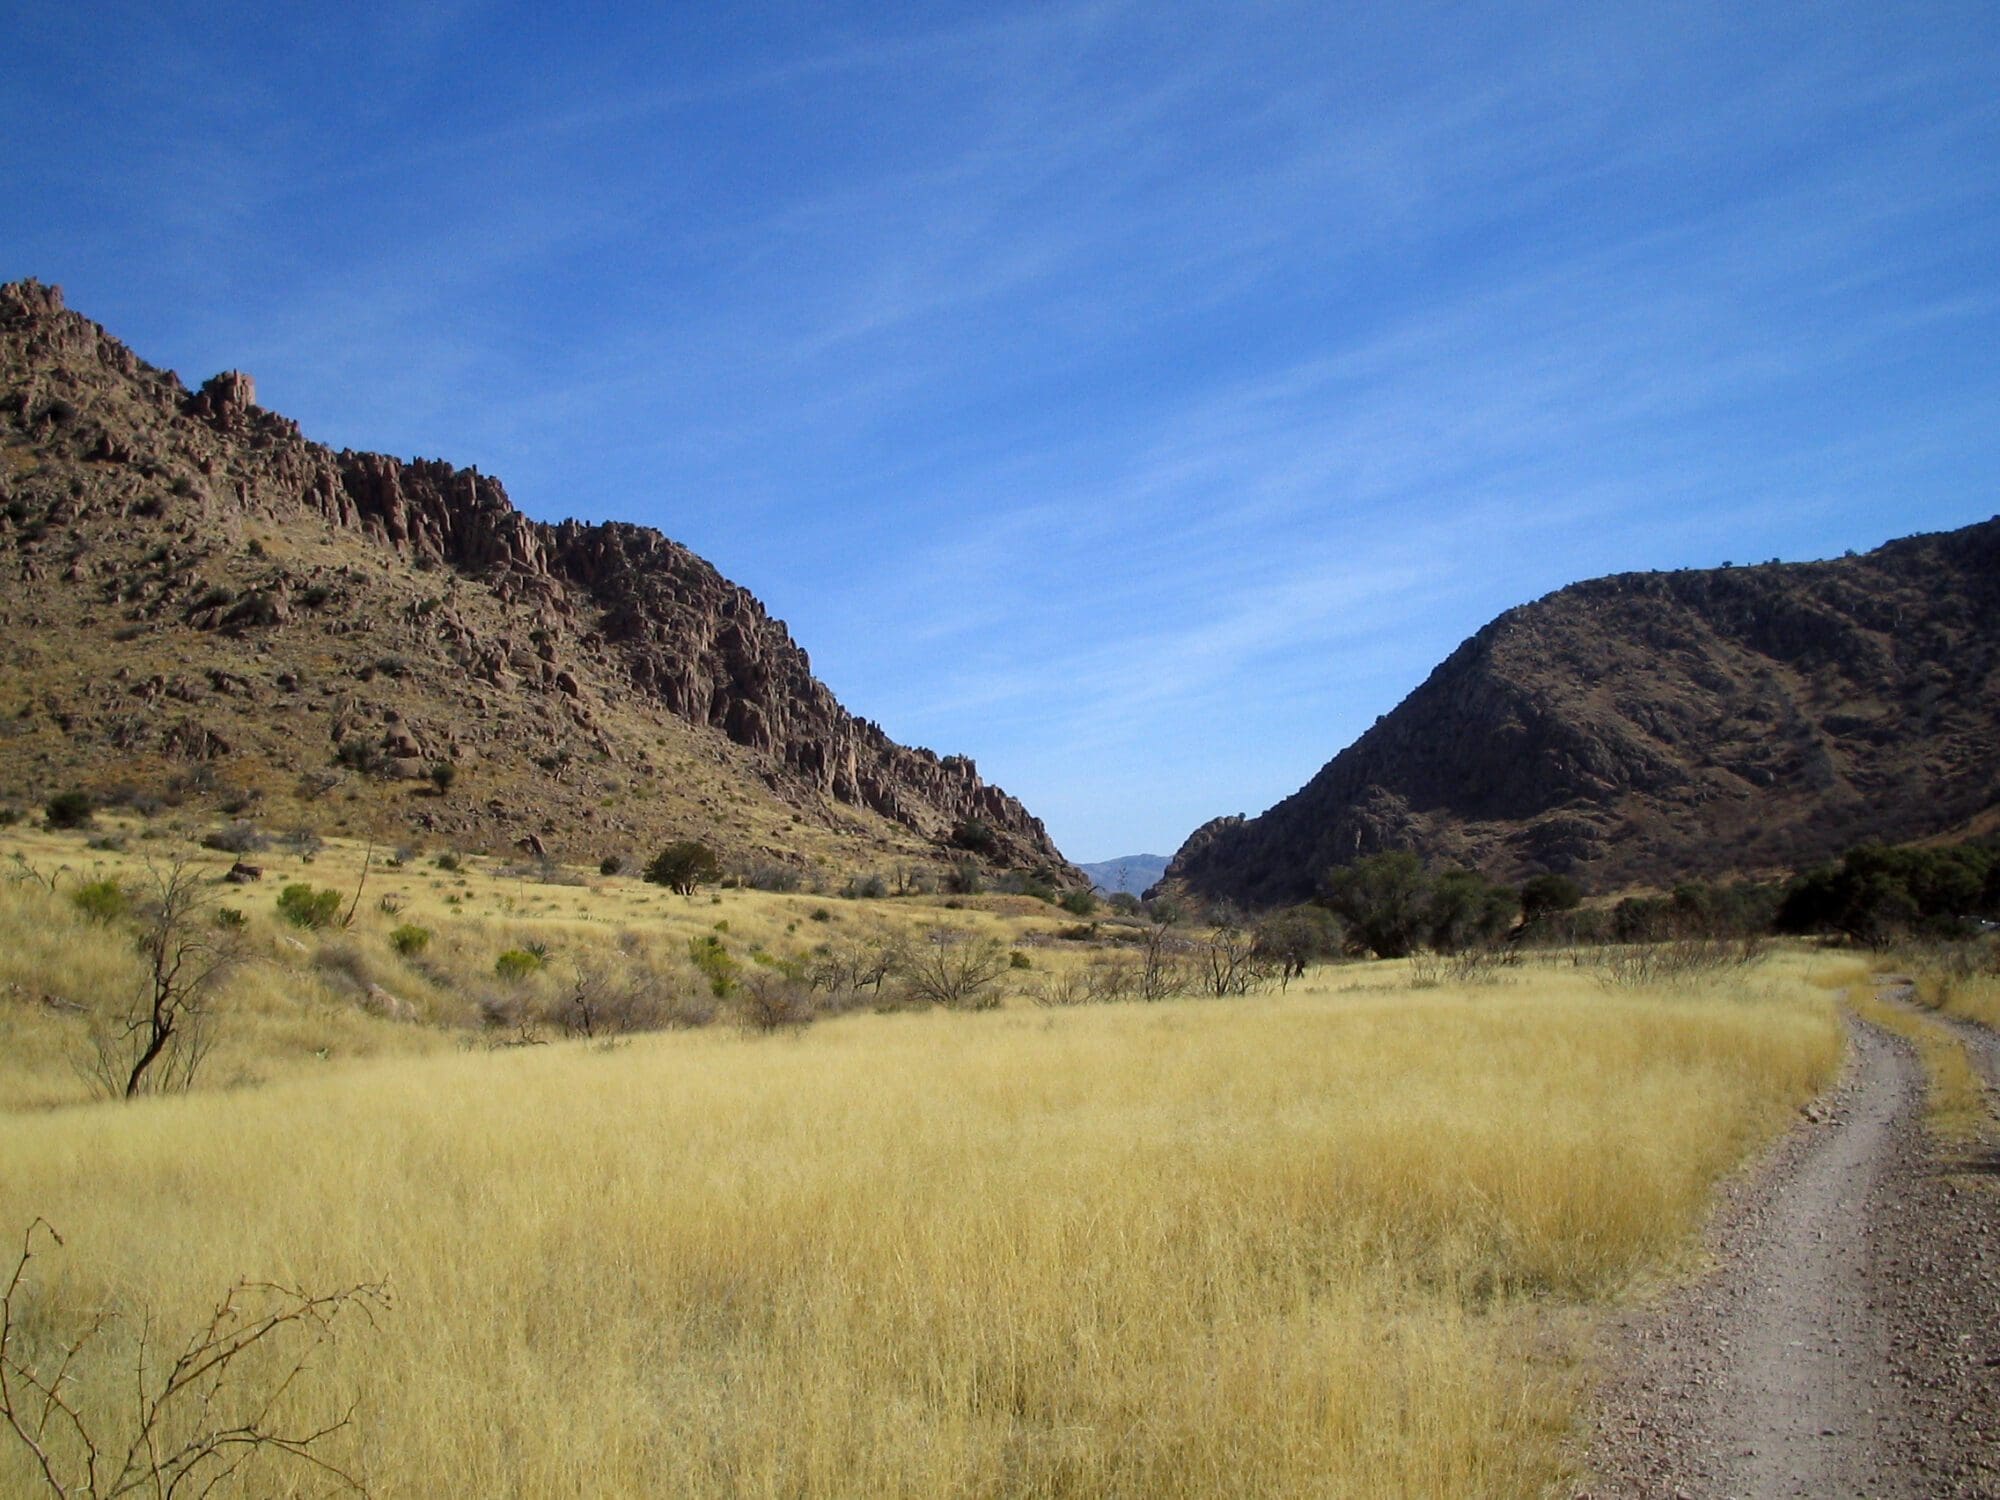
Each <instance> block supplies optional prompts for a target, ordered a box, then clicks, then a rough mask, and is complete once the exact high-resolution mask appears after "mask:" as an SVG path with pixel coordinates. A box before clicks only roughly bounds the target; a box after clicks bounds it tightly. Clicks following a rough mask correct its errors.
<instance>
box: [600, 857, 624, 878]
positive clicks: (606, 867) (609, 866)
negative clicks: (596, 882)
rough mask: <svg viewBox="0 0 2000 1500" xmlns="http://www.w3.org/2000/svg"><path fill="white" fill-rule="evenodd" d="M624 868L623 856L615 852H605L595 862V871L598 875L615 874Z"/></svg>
mask: <svg viewBox="0 0 2000 1500" xmlns="http://www.w3.org/2000/svg"><path fill="white" fill-rule="evenodd" d="M624 868H625V861H624V859H623V857H622V856H620V855H616V854H607V855H605V856H604V858H602V859H600V860H599V861H598V862H597V873H598V874H600V875H616V874H618V873H619V872H620V871H622V870H623V869H624Z"/></svg>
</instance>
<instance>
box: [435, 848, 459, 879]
mask: <svg viewBox="0 0 2000 1500" xmlns="http://www.w3.org/2000/svg"><path fill="white" fill-rule="evenodd" d="M460 863H461V862H460V860H459V857H458V856H457V855H456V854H453V853H452V852H451V851H450V850H449V849H447V850H446V851H445V852H444V853H443V854H440V855H439V856H438V857H437V858H436V859H434V860H432V861H431V864H432V865H434V866H435V867H436V868H438V869H440V870H442V871H444V872H445V874H447V875H456V874H457V873H458V871H459V867H460Z"/></svg>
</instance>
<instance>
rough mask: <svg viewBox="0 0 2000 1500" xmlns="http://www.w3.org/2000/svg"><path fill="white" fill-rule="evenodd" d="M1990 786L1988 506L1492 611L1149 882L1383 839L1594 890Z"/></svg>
mask: <svg viewBox="0 0 2000 1500" xmlns="http://www.w3.org/2000/svg"><path fill="white" fill-rule="evenodd" d="M1997 808H2000V518H1996V519H1995V520H1992V521H1987V522H1984V523H1981V524H1979V525H1976V526H1971V527H1967V528H1965V529H1964V530H1961V531H1955V532H1949V533H1944V534H1940V535H1932V536H1918V537H1910V538H1907V539H1905V540H1902V541H1897V542H1892V543H1890V544H1888V545H1887V546H1884V547H1882V548H1880V549H1878V550H1876V551H1874V552H1871V553H1868V554H1867V555H1865V556H1859V557H1857V556H1849V557H1846V558H1841V559H1836V560H1833V561H1829V562H1817V563H1795V564H1779V563H1771V564H1765V565H1762V566H1756V567H1730V568H1721V569H1711V570H1688V571H1683V572H1673V573H1631V574H1622V575H1619V576H1617V577H1612V578H1601V579H1596V580H1593V581H1591V582H1587V583H1580V584H1576V585H1573V586H1572V587H1569V588H1566V589H1562V590H1559V591H1558V592H1556V593H1553V594H1550V595H1548V596H1547V597H1546V598H1544V599H1541V600H1539V601H1537V602H1536V603H1533V604H1529V605H1524V606H1522V607H1520V608H1518V609H1513V610H1509V611H1508V612H1507V613H1506V614H1503V615H1501V616H1500V617H1499V618H1498V619H1496V620H1494V621H1493V622H1492V623H1491V624H1489V625H1487V626H1486V627H1485V628H1484V629H1483V630H1481V631H1480V632H1479V633H1478V634H1477V635H1475V636H1473V637H1472V638H1471V639H1470V640H1468V641H1466V642H1465V643H1464V644H1463V645H1462V646H1460V647H1459V648H1458V650H1456V651H1454V652H1453V653H1452V654H1451V656H1450V657H1449V658H1447V659H1446V660H1445V661H1444V662H1443V663H1442V664H1441V665H1440V666H1439V667H1438V668H1437V669H1436V670H1435V671H1434V672H1432V674H1431V675H1430V677H1429V679H1428V680H1427V681H1425V682H1424V684H1423V685H1422V686H1421V687H1419V688H1418V689H1417V690H1416V691H1415V692H1413V693H1411V694H1410V696H1409V697H1408V698H1407V699H1405V700H1404V701H1403V703H1402V704H1401V705H1400V706H1398V707H1397V709H1396V710H1395V711H1394V712H1393V713H1391V714H1389V715H1388V716H1387V717H1385V718H1383V719H1381V720H1379V721H1378V722H1377V723H1376V725H1375V727H1374V728H1372V729H1370V730H1369V731H1368V732H1367V733H1365V734H1364V735H1362V736H1361V738H1360V739H1359V740H1357V741H1355V743H1354V744H1353V745H1351V746H1349V747H1348V748H1347V749H1346V750H1343V751H1342V752H1341V753H1340V754H1339V755H1338V756H1336V757H1335V758H1334V759H1333V760H1332V761H1330V762H1329V763H1328V764H1327V765H1326V766H1325V767H1324V768H1323V769H1322V770H1321V771H1320V772H1319V774H1318V775H1316V776H1315V777H1314V778H1313V779H1312V780H1311V781H1310V782H1308V783H1307V784H1306V785H1305V786H1304V787H1303V788H1301V789H1300V790H1299V791H1298V792H1296V793H1294V794H1293V795H1292V796H1290V797H1288V798H1286V799H1285V800H1284V801H1282V802H1280V803H1278V804H1277V805H1276V806H1275V807H1273V808H1271V809H1270V810H1269V811H1268V812H1265V813H1264V814H1262V815H1261V816H1259V817H1256V818H1250V819H1243V818H1223V819H1217V820H1215V821H1213V822H1210V823H1207V824H1205V825H1203V826H1202V827H1201V828H1200V829H1198V830H1196V831H1195V833H1194V834H1192V835H1191V836H1190V837H1189V838H1188V840H1187V842H1186V843H1185V844H1184V845H1183V846H1182V847H1181V849H1180V851H1179V853H1178V854H1177V855H1176V856H1175V858H1174V862H1173V864H1172V865H1171V866H1170V867H1169V869H1168V873H1167V877H1166V879H1167V881H1168V882H1169V883H1176V884H1178V885H1180V886H1182V887H1184V888H1186V889H1188V890H1191V891H1194V892H1196V893H1198V894H1202V895H1206V896H1214V897H1228V898H1231V899H1235V900H1239V901H1248V902H1251V903H1255V904H1263V903H1270V902H1275V901H1282V900H1290V899H1297V898H1300V897H1303V896H1306V895H1309V894H1311V893H1312V891H1313V890H1314V888H1315V885H1316V883H1317V882H1318V881H1319V880H1320V879H1321V877H1322V876H1323V875H1324V873H1325V872H1326V871H1327V870H1328V869H1330V868H1332V867H1334V866H1336V865H1340V864H1345V863H1349V862H1352V861H1353V860H1355V859H1357V858H1360V857H1362V856H1365V855H1368V854H1373V853H1377V852H1380V851H1383V850H1389V849H1411V850H1415V851H1416V852H1418V853H1420V854H1422V855H1424V856H1426V857H1428V858H1432V859H1437V860H1450V861H1456V862H1461V863H1465V864H1470V865H1474V866H1477V867H1479V868H1482V869H1484V870H1485V871H1486V872H1487V873H1489V874H1491V875H1494V876H1501V877H1509V878H1518V877H1520V876H1524V875H1527V874H1532V873H1535V872H1538V871H1544V870H1547V871H1555V872H1559V873H1566V874H1572V875H1578V876H1581V877H1583V878H1584V879H1585V880H1586V881H1587V882H1589V883H1590V884H1592V885H1595V886H1597V887H1600V888H1615V887H1620V886H1640V885H1647V884H1659V883H1666V882H1671V881H1673V880H1677V879H1680V878H1684V877H1690V876H1719V875H1728V874H1737V873H1743V874H1750V873H1760V872H1772V871H1778V870H1784V869H1790V868H1795V867H1797V866H1800V865H1803V864H1808V863H1811V862H1813V861H1816V860H1819V859H1823V858H1826V857H1828V856H1830V855H1832V854H1834V853H1836V852H1838V851H1839V850H1841V849H1843V848H1845V847H1847V846H1848V845H1850V844H1853V843H1855V842H1857V841H1859V840H1862V839H1868V838H1881V839H1897V840H1907V839H1920V838H1925V837H1930V836H1934V835H1944V834H1950V833H1954V832H1959V831H1974V830H1979V829H1983V828H1984V827H1985V826H1986V824H1987V823H1988V822H1990V821H1991V820H1992V819H1993V818H1994V817H1995V815H1996V809H1997Z"/></svg>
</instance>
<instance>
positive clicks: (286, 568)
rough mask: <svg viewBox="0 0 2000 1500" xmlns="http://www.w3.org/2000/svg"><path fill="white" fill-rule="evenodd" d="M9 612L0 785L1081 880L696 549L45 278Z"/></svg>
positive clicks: (30, 798) (2, 538) (8, 482)
mask: <svg viewBox="0 0 2000 1500" xmlns="http://www.w3.org/2000/svg"><path fill="white" fill-rule="evenodd" d="M0 640H4V645H0V664H4V672H0V726H4V727H0V800H6V799H13V800H15V801H16V802H26V803H30V804H32V803H35V802H37V801H38V800H39V799H41V798H43V797H45V796H47V795H49V794H51V793H53V792H54V791H56V790H61V789H66V788H68V787H70V786H73V785H81V786H84V787H86V788H89V789H93V790H95V791H97V792H98V793H100V794H106V795H112V796H124V797H127V798H138V799H159V798H166V799H168V800H178V801H183V802H185V801H186V800H187V799H188V798H190V797H192V798H195V799H196V800H197V801H200V800H202V799H206V800H208V801H215V802H221V803H229V804H233V805H236V806H238V807H239V808H240V807H245V806H252V805H254V806H255V807H256V808H257V809H258V810H259V811H258V813H257V816H259V817H260V818H263V819H265V820H273V821H275V820H279V819H282V820H286V821H297V822H301V823H306V824H318V825H332V826H339V827H343V828H347V829H349V830H350V831H355V832H360V831H364V830H367V831H372V832H377V833H381V834H384V835H389V836H393V835H396V834H397V833H398V831H399V830H409V831H412V832H413V833H414V834H417V835H422V834H425V833H428V834H432V835H436V836H439V837H442V838H447V839H450V840H453V841H457V842H459V843H462V844H465V845H467V846H468V847H470V846H476V845H480V844H485V845H493V846H504V845H506V844H509V843H512V842H515V841H521V842H526V843H530V844H538V845H539V846H540V847H542V848H545V849H547V850H548V851H549V852H550V853H551V854H565V855H568V856H571V857H579V858H580V857H588V856H594V855H598V854H600V853H602V852H605V851H621V850H622V851H626V852H643V851H644V850H646V849H647V848H649V847H650V846H651V845H652V844H653V843H654V842H655V841H657V840H661V839H665V838H671V837H703V838H707V839H709V840H710V841H711V842H713V843H716V844H718V845H719V846H720V847H722V848H724V849H725V850H727V851H728V852H729V853H731V854H732V855H733V856H735V857H737V858H738V859H740V860H745V861H756V860H768V861H779V862H790V863H793V864H803V863H812V862H817V863H820V864H823V865H834V866H842V867H850V868H852V867H856V866H861V867H869V866H874V865H880V864H882V863H885V862H889V861H923V860H932V861H935V860H939V859H942V858H946V857H962V854H963V847H961V846H964V847H971V848H974V849H976V850H977V851H978V852H979V853H980V855H981V856H982V857H983V858H985V859H987V860H988V862H989V863H992V864H997V865H1009V866H1039V865H1048V866H1053V867H1056V868H1057V869H1058V870H1059V871H1060V872H1061V873H1062V875H1063V876H1064V877H1065V878H1068V879H1073V880H1076V881H1077V882H1078V883H1081V877H1080V876H1077V875H1076V874H1075V872H1074V871H1071V870H1069V869H1068V867H1067V866H1066V865H1065V864H1064V863H1063V861H1062V857H1061V855H1060V854H1059V853H1058V852H1057V850H1056V848H1055V846H1054V844H1053V843H1051V841H1050V840H1049V837H1048V834H1047V833H1046V831H1045V830H1044V829H1043V827H1042V824H1041V823H1040V821H1039V820H1037V819H1036V818H1034V817H1033V816H1031V815H1030V814H1029V813H1028V812H1027V810H1026V809H1025V808H1023V807H1022V806H1021V804H1020V803H1019V802H1017V801H1015V799H1013V798H1012V797H1010V796H1008V795H1007V794H1006V793H1004V792H1003V791H1001V790H1000V789H999V788H997V787H992V786H988V785H986V784H985V783H984V782H983V781H981V779H980V777H979V773H978V771H977V769H976V768H975V767H974V765H973V763H972V761H970V760H969V759H967V758H965V757H963V756H958V755H946V756H938V755H935V754H933V753H932V752H930V751H928V750H922V749H911V748H907V747H905V746H902V745H899V744H897V743H895V742H894V741H893V740H891V739H890V738H889V736H888V735H887V734H886V733H885V732H884V731H883V730H882V728H881V727H880V726H879V725H876V724H874V723H871V722H869V721H867V720H863V719H859V718H856V717H855V716H854V715H852V714H850V713H848V712H847V711H846V710H845V709H844V708H842V707H841V705H840V704H839V703H838V702H837V701H836V700H835V698H834V696H833V694H832V693H831V692H830V691H829V690H828V689H827V688H826V686H825V685H824V684H823V683H821V682H820V681H819V680H818V679H817V678H815V677H814V676H813V674H812V670H811V665H810V663H809V661H808V659H807V656H806V653H805V652H804V650H802V649H801V648H800V647H799V646H798V645H796V644H795V643H794V642H793V641H792V639H791V637H790V635H789V634H788V633H787V631H786V629H785V626H784V623H783V622H782V621H779V620H774V619H772V618H771V617H770V616H769V615H768V614H767V613H766V612H765V610H764V608H763V606H762V605H761V604H759V603H758V601H757V600H756V599H755V598H754V597H753V596H752V595H751V594H750V593H748V592H747V591H746V590H744V589H742V588H740V587H738V586H737V585H735V584H733V583H731V582H729V581H728V580H727V579H725V578H723V577H722V576H721V575H720V574H718V573H717V572H716V571H715V569H714V568H712V567H710V566H709V565H708V564H707V563H706V562H704V561H702V559H700V558H699V557H697V556H695V555H694V554H693V553H691V552H689V551H688V550H687V549H686V548H684V547H681V546H679V545H677V544H676V543H674V542H672V541H669V540H668V539H667V538H666V537H664V536H662V535H660V534H659V533H658V532H655V531H651V530H648V529H646V528H644V527H639V526H631V525H624V524H618V523H603V524H585V523H582V522H578V521H564V522H563V523H562V524H560V525H547V524H543V523H541V522H537V521H534V520H531V519H529V518H528V517H527V516H525V515H523V514H521V512H519V511H518V510H516V509H515V508H514V507H513V505H512V504H510V503H509V501H508V499H507V495H506V491H505V490H504V489H503V488H502V487H501V485H500V483H499V481H498V480H496V479H494V478H492V477H490V476H488V475H485V474H481V473H479V472H478V471H477V470H476V469H461V468H454V467H452V466H451V465H449V464H446V463H441V462H437V461H432V460H424V459H413V460H409V461H403V460H398V459H395V458H389V457H385V456H383V455H381V454H377V453H356V452H347V451H342V452H334V451H332V450H330V449H328V448H325V447H323V446H321V445H319V444H317V443H314V442H311V441H310V440H308V439H307V438H305V437H304V436H302V435H301V433H300V431H299V429H298V427H297V425H296V424H295V423H293V422H291V421H289V420H287V419H286V418H284V417H282V416H279V415H278V414H276V413H274V412H270V411H266V410H264V409H263V408H262V407H260V406H258V405H257V402H256V392H255V387H254V384H253V383H252V381H251V380H250V378H249V377H248V376H245V375H243V374H240V373H237V372H228V373H225V374H223V375H219V376H216V377H215V378H214V379H211V380H209V381H208V382H207V383H206V384H205V385H203V386H202V387H201V388H200V389H199V390H198V391H189V390H188V389H187V388H186V387H184V386H183V385H182V383H181V381H180V380H179V378H178V377H177V376H176V375H174V374H173V373H172V372H171V371H167V370H160V369H155V368H153V367H152V366H150V365H148V364H146V363H145V362H144V361H143V360H141V359H139V358H138V357H137V356H136V355H135V354H133V353H132V351H130V350H129V349H127V348H126V347H125V346H124V345H122V344H121V343H119V342H118V341H117V340H116V339H114V338H112V337H111V336H110V335H109V334H107V333H106V332H105V331H104V330H103V329H102V328H100V327H99V326H98V325H96V324H95V323H92V322H90V321H89V320H87V319H86V318H83V317H81V316H79V315H78V314H76V313H74V312H71V311H68V310H66V309H65V307H64V305H63V299H62V294H61V291H60V289H58V288H56V287H52V286H45V285H42V284H40V283H37V282H34V281H23V282H15V283H12V284H10V285H7V286H5V287H0ZM439 766H451V767H453V768H454V769H453V770H452V771H449V772H437V771H436V768H437V767H439ZM440 782H447V783H448V784H447V785H443V786H440V785H439V783H440ZM954 840H956V843H954Z"/></svg>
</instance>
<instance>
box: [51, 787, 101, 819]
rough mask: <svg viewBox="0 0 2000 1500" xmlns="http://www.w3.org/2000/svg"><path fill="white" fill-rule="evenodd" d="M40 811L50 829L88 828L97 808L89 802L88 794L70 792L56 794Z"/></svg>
mask: <svg viewBox="0 0 2000 1500" xmlns="http://www.w3.org/2000/svg"><path fill="white" fill-rule="evenodd" d="M42 811H43V812H44V813H45V814H46V815H47V816H48V820H49V827H51V828H88V827H89V826H90V824H91V820H92V819H93V818H94V817H95V816H96V813H97V807H96V804H95V803H93V802H92V801H91V800H90V793H88V792H86V791H82V790H72V791H67V792H57V793H56V794H55V795H54V796H53V797H51V798H49V801H48V806H47V807H45V808H43V809H42Z"/></svg>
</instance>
